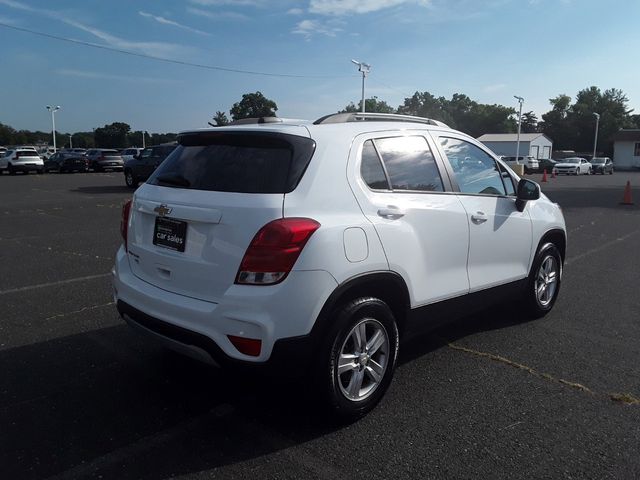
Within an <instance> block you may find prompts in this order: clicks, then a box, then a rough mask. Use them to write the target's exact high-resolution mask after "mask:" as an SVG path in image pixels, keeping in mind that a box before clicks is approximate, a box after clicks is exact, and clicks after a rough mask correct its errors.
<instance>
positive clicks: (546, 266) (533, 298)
mask: <svg viewBox="0 0 640 480" xmlns="http://www.w3.org/2000/svg"><path fill="white" fill-rule="evenodd" d="M561 280H562V256H561V255H560V251H559V250H558V248H557V247H556V246H555V245H554V244H553V243H546V244H544V245H542V247H540V249H539V250H538V253H537V254H536V258H535V260H534V262H533V267H532V268H531V272H530V273H529V278H528V280H527V290H526V291H525V299H524V300H525V304H526V309H527V311H528V313H529V314H530V316H531V317H532V318H540V317H544V316H545V315H546V314H547V313H549V312H550V311H551V309H552V308H553V305H554V304H555V302H556V299H557V298H558V293H559V292H560V282H561Z"/></svg>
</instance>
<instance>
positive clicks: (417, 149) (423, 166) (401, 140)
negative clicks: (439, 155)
mask: <svg viewBox="0 0 640 480" xmlns="http://www.w3.org/2000/svg"><path fill="white" fill-rule="evenodd" d="M375 142H376V147H377V148H378V151H379V152H380V155H381V156H382V161H383V162H384V165H385V167H386V169H387V173H388V174H389V179H390V181H391V188H392V189H393V190H417V191H425V192H442V191H444V185H443V183H442V178H441V177H440V172H439V171H438V166H437V165H436V163H435V160H434V158H433V155H432V154H431V149H430V148H429V144H428V143H427V140H426V139H425V138H424V137H419V136H412V137H393V138H380V139H377V140H376V141H375Z"/></svg>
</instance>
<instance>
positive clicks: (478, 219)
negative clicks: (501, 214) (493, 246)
mask: <svg viewBox="0 0 640 480" xmlns="http://www.w3.org/2000/svg"><path fill="white" fill-rule="evenodd" d="M471 221H472V222H473V223H475V224H476V225H480V224H481V223H484V222H486V221H487V215H486V214H485V213H484V212H476V213H474V214H473V215H471Z"/></svg>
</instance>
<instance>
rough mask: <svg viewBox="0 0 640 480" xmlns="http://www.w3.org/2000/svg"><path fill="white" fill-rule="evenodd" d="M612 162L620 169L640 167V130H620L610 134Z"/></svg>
mask: <svg viewBox="0 0 640 480" xmlns="http://www.w3.org/2000/svg"><path fill="white" fill-rule="evenodd" d="M611 139H612V140H613V164H614V166H615V168H618V169H620V170H630V169H632V168H640V130H620V131H619V132H616V133H614V134H613V135H612V137H611Z"/></svg>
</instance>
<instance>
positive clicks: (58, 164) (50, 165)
mask: <svg viewBox="0 0 640 480" xmlns="http://www.w3.org/2000/svg"><path fill="white" fill-rule="evenodd" d="M52 170H55V171H57V172H59V173H64V172H86V171H87V158H86V157H85V156H84V155H81V154H78V153H69V152H58V153H54V154H53V155H51V156H50V157H49V159H48V160H45V161H44V171H45V172H50V171H52Z"/></svg>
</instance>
